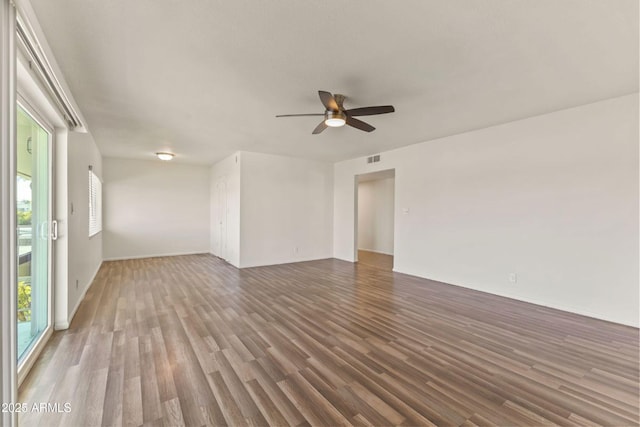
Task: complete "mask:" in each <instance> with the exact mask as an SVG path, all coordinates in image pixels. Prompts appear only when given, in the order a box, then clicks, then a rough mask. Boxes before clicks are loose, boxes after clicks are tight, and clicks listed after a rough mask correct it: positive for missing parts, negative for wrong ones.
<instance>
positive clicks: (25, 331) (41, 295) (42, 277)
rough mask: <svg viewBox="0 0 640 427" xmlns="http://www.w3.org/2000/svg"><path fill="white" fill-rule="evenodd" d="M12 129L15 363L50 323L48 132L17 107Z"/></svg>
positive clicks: (49, 178) (49, 174) (49, 141)
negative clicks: (14, 135)
mask: <svg viewBox="0 0 640 427" xmlns="http://www.w3.org/2000/svg"><path fill="white" fill-rule="evenodd" d="M16 130H17V156H16V157H17V175H18V176H17V178H16V198H17V200H16V201H17V212H16V216H17V221H16V223H17V228H18V230H17V231H18V239H17V241H18V248H17V249H18V250H17V251H16V253H17V256H18V259H17V263H18V282H17V283H16V286H17V296H18V301H17V307H18V310H17V314H18V319H17V324H18V331H17V341H18V342H17V347H18V362H20V361H21V360H22V359H23V358H24V357H25V356H26V355H27V354H28V353H29V350H30V349H31V348H33V346H34V345H35V343H36V342H37V341H38V339H39V338H40V337H41V336H42V334H43V332H44V331H45V330H46V329H47V327H48V326H49V312H48V311H49V294H50V293H49V279H50V278H49V274H50V264H51V253H50V252H51V244H50V233H49V224H50V221H51V203H50V192H51V191H50V190H51V186H50V180H51V165H50V144H51V135H50V133H49V132H47V131H46V130H45V129H44V128H43V127H42V126H40V124H38V122H37V121H36V120H35V119H33V117H31V115H29V114H28V113H27V112H26V111H25V110H24V109H23V108H22V107H20V106H18V120H17V129H16Z"/></svg>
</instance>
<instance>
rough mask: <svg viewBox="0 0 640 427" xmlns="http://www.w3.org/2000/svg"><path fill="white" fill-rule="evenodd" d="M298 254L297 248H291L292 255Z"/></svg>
mask: <svg viewBox="0 0 640 427" xmlns="http://www.w3.org/2000/svg"><path fill="white" fill-rule="evenodd" d="M298 252H299V250H298V247H297V246H296V247H295V248H293V253H294V254H297V253H298Z"/></svg>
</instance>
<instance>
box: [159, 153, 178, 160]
mask: <svg viewBox="0 0 640 427" xmlns="http://www.w3.org/2000/svg"><path fill="white" fill-rule="evenodd" d="M156 156H158V158H159V159H160V160H164V161H165V162H166V161H169V160H171V159H173V156H175V154H172V153H163V152H160V153H156Z"/></svg>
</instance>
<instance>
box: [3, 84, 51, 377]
mask: <svg viewBox="0 0 640 427" xmlns="http://www.w3.org/2000/svg"><path fill="white" fill-rule="evenodd" d="M16 98H17V99H16V117H17V111H18V107H20V108H22V109H23V110H24V111H25V112H26V113H27V114H28V115H29V116H30V117H31V118H32V119H33V120H34V121H35V122H36V123H37V124H38V125H39V126H41V127H42V128H43V129H44V130H45V131H46V132H47V133H48V134H49V141H48V144H47V155H48V157H49V170H48V175H49V179H48V187H49V188H48V192H49V200H48V210H49V213H48V226H47V233H48V234H49V238H48V239H47V240H48V241H47V254H48V266H47V276H48V277H47V327H46V328H45V329H44V331H42V334H41V336H40V337H39V338H38V340H37V341H36V343H35V344H34V345H33V346H32V347H31V348H30V349H29V350H28V351H27V353H25V355H24V357H23V358H22V360H21V361H20V362H19V363H18V360H17V354H16V364H17V374H18V387H20V384H22V381H24V379H25V378H26V376H27V374H28V373H29V371H30V369H31V367H32V366H33V364H34V363H35V361H36V360H37V358H38V356H39V355H40V353H41V352H42V350H43V349H44V346H45V345H46V344H47V342H48V341H49V338H50V337H51V335H52V334H53V319H54V313H53V310H54V307H55V304H54V300H53V298H54V292H53V289H54V285H55V283H54V274H55V268H54V266H55V253H54V249H55V245H54V244H53V239H52V238H51V224H52V221H53V219H54V212H55V210H54V209H55V192H54V189H55V164H56V159H55V143H56V140H55V135H56V132H55V128H54V127H53V126H52V125H51V124H49V123H48V121H46V120H45V119H44V118H43V116H42V114H41V113H40V112H39V110H38V108H37V107H34V105H33V103H31V102H29V101H28V100H27V99H26V98H25V97H24V96H23V95H22V94H21V93H20V92H18V93H17V96H16ZM16 136H17V130H16ZM14 144H16V145H17V140H16V141H14ZM16 155H17V153H16ZM14 197H15V195H14ZM16 244H17V240H16ZM16 253H17V251H16ZM14 262H15V260H14ZM17 278H18V277H17V275H16V277H15V280H14V283H13V284H12V286H16V284H17ZM16 309H17V307H16ZM16 327H17V324H16ZM16 337H17V330H16ZM16 351H17V349H16Z"/></svg>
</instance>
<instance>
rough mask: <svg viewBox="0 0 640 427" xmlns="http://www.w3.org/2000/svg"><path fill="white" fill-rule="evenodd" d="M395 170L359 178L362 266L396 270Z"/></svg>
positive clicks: (358, 243)
mask: <svg viewBox="0 0 640 427" xmlns="http://www.w3.org/2000/svg"><path fill="white" fill-rule="evenodd" d="M394 201H395V169H389V170H384V171H379V172H372V173H367V174H362V175H358V176H357V215H356V245H355V247H356V248H357V260H358V262H359V263H362V264H366V265H369V266H372V267H376V268H380V269H383V270H388V271H391V270H393V242H394Z"/></svg>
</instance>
